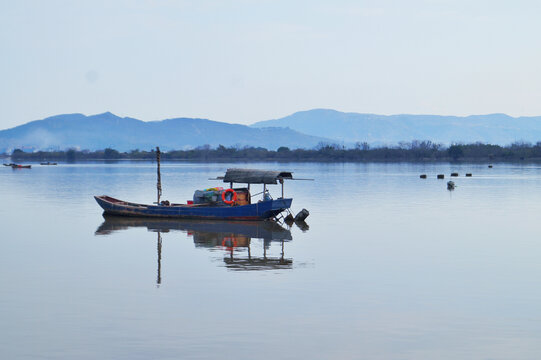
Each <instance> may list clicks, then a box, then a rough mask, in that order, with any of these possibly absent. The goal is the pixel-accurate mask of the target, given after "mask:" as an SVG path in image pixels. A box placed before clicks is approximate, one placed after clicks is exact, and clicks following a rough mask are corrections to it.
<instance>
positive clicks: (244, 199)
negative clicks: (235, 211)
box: [193, 187, 251, 206]
mask: <svg viewBox="0 0 541 360" xmlns="http://www.w3.org/2000/svg"><path fill="white" fill-rule="evenodd" d="M233 190H234V192H235V193H236V200H235V201H234V202H233V203H230V201H232V200H233V198H232V195H231V192H228V191H226V190H224V189H223V188H222V187H217V188H210V189H205V190H196V191H195V192H194V194H193V203H194V204H214V205H231V204H233V205H237V206H240V205H248V204H250V203H251V201H250V192H249V191H248V189H247V188H237V189H233ZM224 192H225V195H224ZM224 198H225V200H226V201H227V202H228V203H226V202H224Z"/></svg>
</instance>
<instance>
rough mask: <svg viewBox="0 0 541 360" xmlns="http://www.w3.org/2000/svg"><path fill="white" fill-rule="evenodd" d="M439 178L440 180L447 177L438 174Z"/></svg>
mask: <svg viewBox="0 0 541 360" xmlns="http://www.w3.org/2000/svg"><path fill="white" fill-rule="evenodd" d="M437 177H438V179H445V175H443V174H438V176H437Z"/></svg>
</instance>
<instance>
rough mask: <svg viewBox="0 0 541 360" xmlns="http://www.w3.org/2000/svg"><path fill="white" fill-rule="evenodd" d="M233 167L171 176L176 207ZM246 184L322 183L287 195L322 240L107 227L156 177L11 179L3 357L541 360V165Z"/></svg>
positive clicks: (148, 167) (1, 313)
mask: <svg viewBox="0 0 541 360" xmlns="http://www.w3.org/2000/svg"><path fill="white" fill-rule="evenodd" d="M241 166H242V165H241ZM227 167H239V165H238V164H235V165H231V164H187V163H166V164H164V165H162V179H163V188H164V196H163V198H164V199H169V200H171V201H177V202H178V201H182V202H184V201H185V200H187V199H191V197H192V195H193V191H194V190H195V189H203V188H206V187H211V186H217V185H219V184H218V183H217V182H212V181H209V180H208V178H211V177H215V176H217V175H221V174H223V172H224V171H225V169H226V168H227ZM245 167H252V168H253V167H255V168H266V169H268V168H271V169H282V170H290V171H293V172H294V174H295V176H296V177H301V178H314V179H316V181H313V182H301V181H298V182H288V183H287V184H286V196H288V195H289V196H292V197H293V198H294V201H293V210H294V211H295V212H298V211H299V210H300V209H302V208H307V209H308V210H310V213H311V215H310V217H309V218H308V219H307V223H308V225H309V229H306V228H304V229H300V228H299V227H297V226H293V227H291V228H289V227H287V226H285V227H284V228H277V227H272V226H271V227H269V225H260V224H257V223H256V224H254V223H247V224H244V223H241V224H238V223H225V224H221V223H216V222H213V223H208V224H207V223H201V222H193V221H192V222H190V221H184V222H167V221H166V222H160V221H145V220H118V219H116V220H115V219H107V220H106V219H104V218H103V217H102V214H101V209H100V208H99V207H98V205H97V204H96V203H95V201H94V199H93V197H92V196H93V195H102V194H108V195H111V196H114V197H117V198H121V199H126V200H132V201H136V202H145V203H149V202H151V201H153V200H154V199H155V176H156V174H155V165H154V164H152V163H116V164H103V163H96V164H89V163H85V164H60V165H59V166H39V165H34V166H33V168H32V169H31V170H25V169H20V170H12V169H11V168H7V167H2V168H0V199H2V206H1V207H0V219H1V220H0V221H1V224H2V226H1V235H0V237H1V239H2V240H1V251H0V269H1V277H0V289H1V293H0V358H2V359H216V358H226V359H539V358H540V357H541V286H540V285H541V236H540V234H541V221H539V215H540V214H541V166H539V165H513V164H498V165H495V167H494V168H493V169H489V168H487V167H486V165H472V164H462V165H449V164H435V165H434V164H431V165H425V164H248V165H245ZM452 171H457V172H459V173H460V175H461V176H460V177H459V178H453V180H454V181H455V183H456V185H457V187H456V190H455V191H453V192H449V191H447V190H446V185H445V184H446V182H447V180H449V178H448V175H449V174H450V173H451V172H452ZM466 172H472V173H473V177H472V178H466V177H464V173H466ZM421 173H426V174H428V176H429V178H428V179H426V180H421V179H419V174H421ZM438 173H443V174H446V179H445V180H436V174H438ZM253 190H255V189H253ZM271 191H273V193H274V195H276V196H278V195H279V188H278V187H273V188H271ZM253 192H255V191H253ZM233 246H235V247H233Z"/></svg>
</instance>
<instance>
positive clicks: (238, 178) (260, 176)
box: [217, 169, 293, 184]
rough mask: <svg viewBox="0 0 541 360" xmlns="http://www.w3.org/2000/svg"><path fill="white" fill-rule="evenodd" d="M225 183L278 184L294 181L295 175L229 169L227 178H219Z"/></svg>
mask: <svg viewBox="0 0 541 360" xmlns="http://www.w3.org/2000/svg"><path fill="white" fill-rule="evenodd" d="M217 179H219V180H222V179H223V181H224V182H225V183H245V184H277V183H278V181H280V180H283V179H289V180H293V173H291V172H288V171H271V170H259V169H227V171H226V173H225V176H223V177H218V178H217Z"/></svg>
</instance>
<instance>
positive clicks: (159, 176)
mask: <svg viewBox="0 0 541 360" xmlns="http://www.w3.org/2000/svg"><path fill="white" fill-rule="evenodd" d="M160 154H161V153H160V148H159V147H158V146H157V147H156V161H157V162H158V183H157V184H156V189H157V191H158V202H157V204H158V205H159V204H160V196H162V175H161V174H160Z"/></svg>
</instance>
